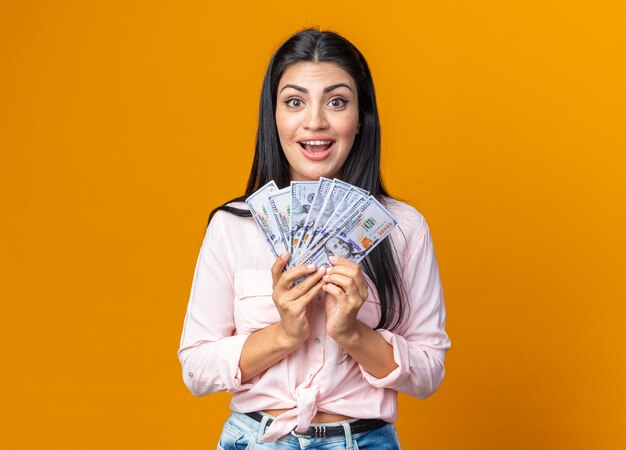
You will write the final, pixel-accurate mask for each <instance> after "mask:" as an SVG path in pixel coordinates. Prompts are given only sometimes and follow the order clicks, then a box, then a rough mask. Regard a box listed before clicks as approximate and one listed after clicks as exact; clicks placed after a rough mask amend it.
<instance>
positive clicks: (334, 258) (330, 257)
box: [328, 256, 337, 263]
mask: <svg viewBox="0 0 626 450" xmlns="http://www.w3.org/2000/svg"><path fill="white" fill-rule="evenodd" d="M328 260H329V261H330V262H331V263H336V262H337V257H336V256H329V257H328Z"/></svg>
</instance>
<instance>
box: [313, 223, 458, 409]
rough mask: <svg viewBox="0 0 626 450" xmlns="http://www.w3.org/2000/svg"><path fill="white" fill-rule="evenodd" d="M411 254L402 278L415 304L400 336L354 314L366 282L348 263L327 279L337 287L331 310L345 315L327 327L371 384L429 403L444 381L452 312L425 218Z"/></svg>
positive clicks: (331, 290)
mask: <svg viewBox="0 0 626 450" xmlns="http://www.w3.org/2000/svg"><path fill="white" fill-rule="evenodd" d="M407 255H408V258H407V261H406V262H405V263H404V264H403V266H402V274H403V282H404V283H405V286H406V289H407V292H406V293H407V299H408V301H409V308H407V310H408V317H405V318H404V320H403V322H402V324H401V326H400V327H399V328H398V330H397V331H395V332H391V331H388V330H371V329H369V328H368V327H367V326H366V325H365V324H363V323H362V322H360V321H358V320H356V313H354V309H355V307H356V305H358V303H359V301H361V300H359V299H358V297H359V296H360V297H361V298H362V301H364V300H365V298H366V294H364V291H363V290H364V289H366V285H364V284H363V283H364V281H361V279H360V277H362V274H360V273H359V274H357V273H355V271H354V270H353V268H350V267H349V265H348V264H335V265H334V266H333V269H332V272H331V274H329V278H327V279H326V280H325V281H328V282H329V283H333V284H335V285H336V286H333V285H330V284H329V285H326V286H325V287H324V290H325V291H326V292H327V293H329V294H333V297H334V298H333V301H332V302H331V303H330V304H329V303H328V302H327V308H331V312H333V313H335V314H337V311H339V313H340V314H338V315H336V318H337V319H338V320H335V321H333V322H330V323H329V322H327V328H328V331H329V334H331V336H332V335H333V334H335V336H336V337H334V339H335V340H337V342H338V343H340V345H342V346H343V347H344V349H345V350H346V351H347V352H348V353H349V354H350V355H351V356H352V357H353V358H354V359H355V360H356V361H357V362H358V363H359V365H360V368H361V371H362V373H363V376H364V378H365V379H366V380H367V381H368V382H369V383H370V384H371V385H373V386H375V387H380V388H389V389H395V390H397V391H401V392H404V393H406V394H409V395H411V396H413V397H417V398H426V397H428V396H430V395H431V394H432V393H434V392H435V391H436V390H437V388H438V387H439V385H440V384H441V381H442V380H443V376H444V373H445V370H444V359H445V354H446V351H447V350H448V349H449V348H450V340H449V338H448V336H447V334H446V332H445V330H444V328H445V319H446V312H445V307H444V303H443V291H442V288H441V281H440V278H439V268H438V264H437V259H436V257H435V253H434V249H433V244H432V239H431V236H430V232H429V230H428V226H427V224H426V222H425V221H424V219H423V218H421V226H419V227H418V231H417V232H416V236H415V239H413V240H412V242H411V246H410V248H409V251H408V252H407ZM338 272H341V274H339V273H338ZM359 272H360V269H359ZM333 273H335V274H334V275H333ZM327 298H328V297H327ZM333 302H336V306H335V305H333ZM359 307H360V306H359ZM327 311H328V310H327ZM351 311H352V312H351ZM357 312H358V309H357ZM327 316H328V312H327ZM339 319H341V320H339ZM329 325H330V326H331V328H332V329H331V328H329ZM372 333H374V334H376V335H377V336H374V334H372ZM390 356H391V357H392V360H393V363H391V360H390ZM394 367H395V368H394Z"/></svg>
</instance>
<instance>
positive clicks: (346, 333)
mask: <svg viewBox="0 0 626 450" xmlns="http://www.w3.org/2000/svg"><path fill="white" fill-rule="evenodd" d="M362 326H364V324H363V323H362V322H360V321H358V320H357V321H355V323H354V326H352V327H348V328H346V329H345V330H343V331H342V332H340V333H334V335H331V337H332V338H333V339H334V340H335V342H337V344H338V345H339V346H340V347H341V348H343V349H344V350H345V351H347V352H348V353H350V350H351V349H354V348H355V347H356V346H358V345H359V343H360V342H361V336H362V330H361V327H362Z"/></svg>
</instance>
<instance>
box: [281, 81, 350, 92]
mask: <svg viewBox="0 0 626 450" xmlns="http://www.w3.org/2000/svg"><path fill="white" fill-rule="evenodd" d="M340 87H347V88H348V89H350V90H352V88H351V87H350V86H348V85H347V84H346V83H337V84H332V85H330V86H328V87H325V88H324V94H327V93H329V92H330V91H334V90H335V89H337V88H340ZM287 88H292V89H295V90H296V91H300V92H302V93H303V94H308V93H309V90H308V89H306V88H303V87H302V86H297V85H295V84H286V85H284V86H283V87H282V89H281V90H280V92H282V91H284V90H285V89H287Z"/></svg>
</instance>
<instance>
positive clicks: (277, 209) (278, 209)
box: [267, 187, 291, 253]
mask: <svg viewBox="0 0 626 450" xmlns="http://www.w3.org/2000/svg"><path fill="white" fill-rule="evenodd" d="M267 198H268V200H269V202H270V210H271V212H272V215H273V216H274V221H275V223H276V225H277V226H278V229H279V231H280V235H281V237H282V240H283V242H284V244H285V247H286V248H287V251H288V252H289V253H291V235H290V234H289V216H290V212H289V210H290V209H291V188H288V187H286V188H284V189H281V190H279V191H277V192H272V193H271V194H269V195H268V196H267Z"/></svg>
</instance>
